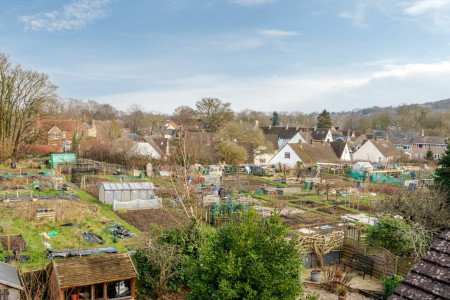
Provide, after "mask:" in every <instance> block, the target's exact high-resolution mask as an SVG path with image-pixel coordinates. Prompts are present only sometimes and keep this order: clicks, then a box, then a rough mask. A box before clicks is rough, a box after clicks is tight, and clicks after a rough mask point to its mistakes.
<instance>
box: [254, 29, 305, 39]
mask: <svg viewBox="0 0 450 300" xmlns="http://www.w3.org/2000/svg"><path fill="white" fill-rule="evenodd" d="M258 33H259V34H260V35H262V36H265V37H268V38H285V37H290V36H296V35H298V32H296V31H288V30H278V29H261V30H258Z"/></svg>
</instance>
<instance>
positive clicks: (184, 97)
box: [0, 0, 450, 112]
mask: <svg viewBox="0 0 450 300" xmlns="http://www.w3.org/2000/svg"><path fill="white" fill-rule="evenodd" d="M0 51H1V52H5V53H7V54H9V55H10V57H11V59H12V60H13V61H14V62H20V63H21V64H22V65H24V66H25V67H28V68H32V69H36V70H39V71H41V72H45V73H47V74H49V75H50V79H51V80H52V81H53V82H54V83H55V84H57V85H58V86H59V94H60V95H61V96H64V97H76V98H82V99H94V100H97V101H100V102H107V103H111V104H113V105H115V106H117V107H119V108H120V109H124V110H125V109H126V108H127V107H128V106H129V105H130V104H131V103H137V104H140V105H142V106H143V107H144V108H145V109H147V110H152V111H160V112H171V111H172V110H173V109H174V108H176V107H177V106H179V105H191V106H192V105H194V104H195V102H196V101H197V100H199V99H201V98H202V97H218V98H220V99H222V100H224V101H229V102H231V103H232V107H233V109H235V110H241V109H244V108H251V109H254V110H264V111H274V110H277V111H289V110H290V111H294V110H295V111H304V112H312V111H319V110H322V109H324V108H326V109H329V110H332V111H342V110H349V109H353V108H361V107H368V106H375V105H379V106H384V105H397V104H401V103H413V102H426V101H433V100H440V99H446V98H449V97H450V0H398V1H396V0H391V1H387V0H368V1H365V0H362V1H348V0H334V1H332V0H315V1H303V0H127V1H125V0H65V1H63V0H0Z"/></svg>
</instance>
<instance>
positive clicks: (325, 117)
mask: <svg viewBox="0 0 450 300" xmlns="http://www.w3.org/2000/svg"><path fill="white" fill-rule="evenodd" d="M331 126H333V123H332V122H331V115H330V113H329V112H328V111H327V110H326V109H324V110H323V111H322V112H321V113H320V114H319V115H318V116H317V128H331Z"/></svg>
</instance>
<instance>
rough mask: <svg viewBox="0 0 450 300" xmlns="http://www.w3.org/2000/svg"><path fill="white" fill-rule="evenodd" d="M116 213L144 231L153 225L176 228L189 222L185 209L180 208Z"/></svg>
mask: <svg viewBox="0 0 450 300" xmlns="http://www.w3.org/2000/svg"><path fill="white" fill-rule="evenodd" d="M116 214H117V215H118V216H119V217H120V218H122V219H123V220H125V221H126V222H127V223H129V224H131V225H133V226H135V227H137V228H138V229H139V230H141V231H144V232H148V231H149V230H150V226H151V225H158V226H161V227H163V228H174V227H179V226H181V225H183V224H186V223H188V222H189V219H188V217H187V216H186V214H185V213H184V211H183V210H182V209H178V208H177V209H174V208H164V209H142V210H130V211H127V212H116Z"/></svg>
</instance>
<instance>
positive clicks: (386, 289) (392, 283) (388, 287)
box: [381, 275, 403, 299]
mask: <svg viewBox="0 0 450 300" xmlns="http://www.w3.org/2000/svg"><path fill="white" fill-rule="evenodd" d="M402 281H403V277H402V276H400V275H391V276H385V277H383V278H382V279H381V282H382V284H383V299H387V298H388V297H389V296H390V295H392V293H394V290H395V289H396V288H397V286H398V285H399V284H400V283H401V282H402Z"/></svg>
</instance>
